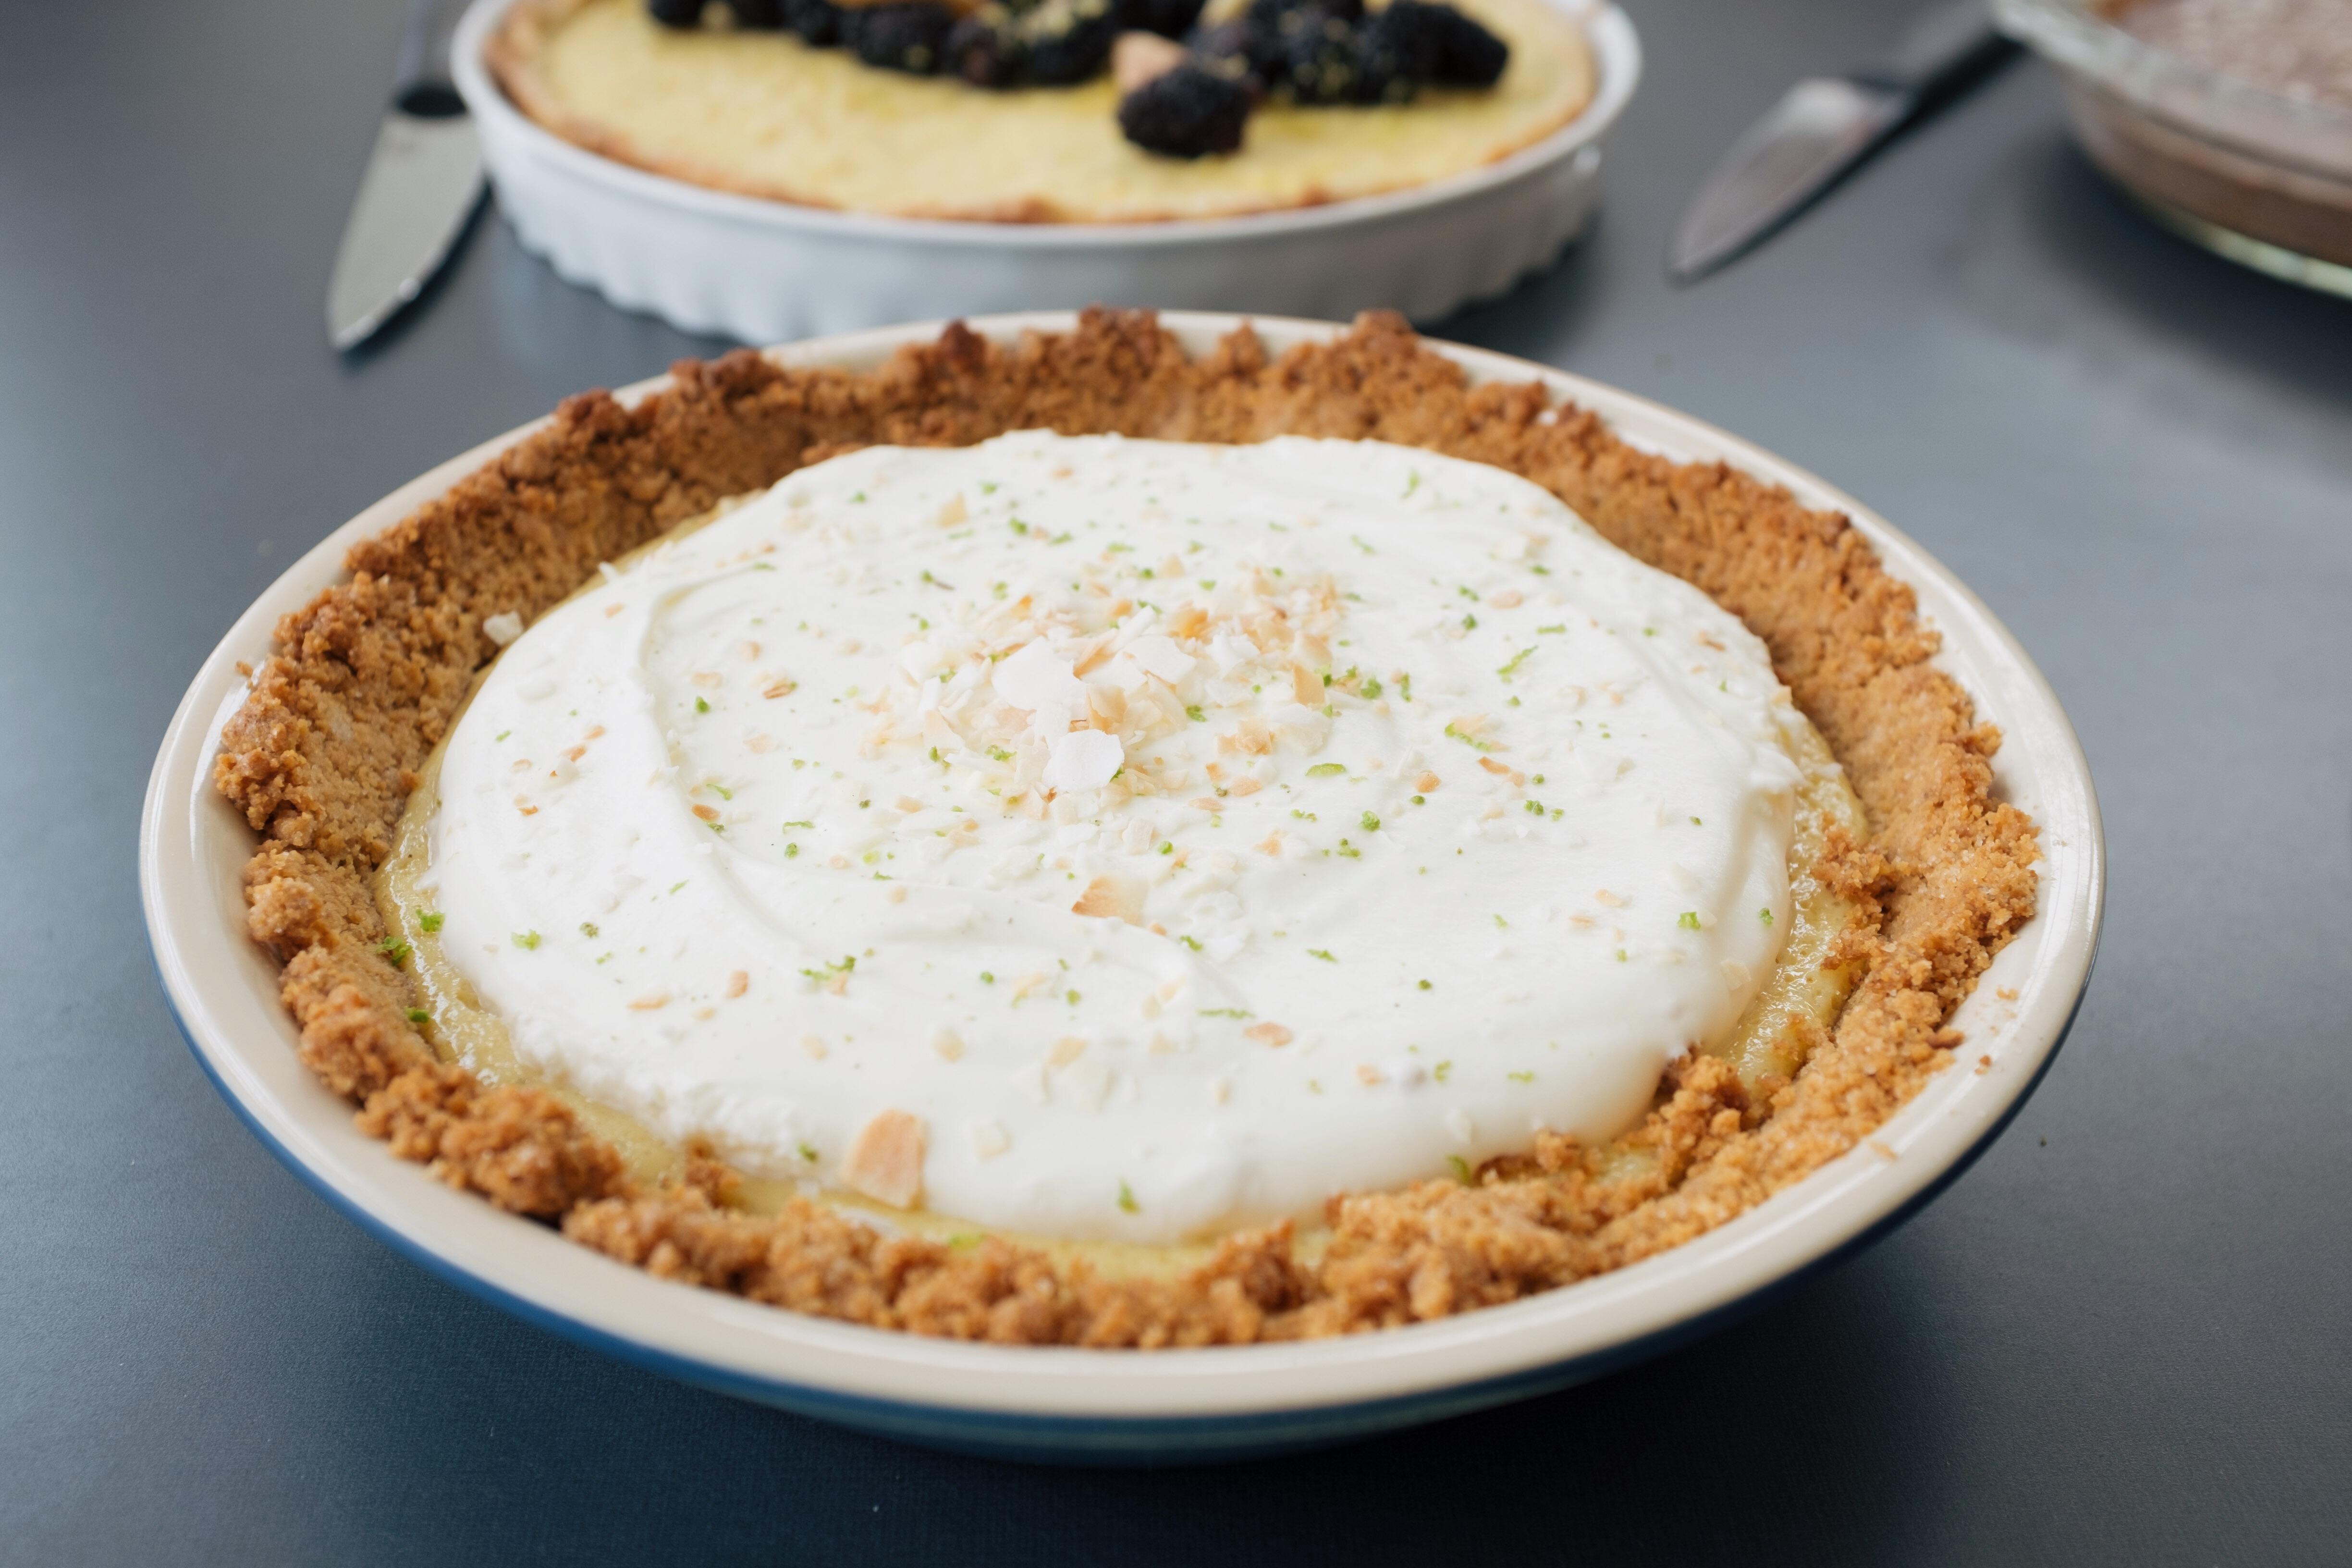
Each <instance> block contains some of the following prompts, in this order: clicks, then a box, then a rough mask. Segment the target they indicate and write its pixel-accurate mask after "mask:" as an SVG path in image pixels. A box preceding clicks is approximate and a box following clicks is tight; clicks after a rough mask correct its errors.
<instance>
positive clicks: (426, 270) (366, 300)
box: [327, 0, 483, 349]
mask: <svg viewBox="0 0 2352 1568" xmlns="http://www.w3.org/2000/svg"><path fill="white" fill-rule="evenodd" d="M455 9H456V7H455V6H445V5H440V4H438V3H437V0H416V5H415V8H414V10H413V11H412V12H411V15H410V18H409V29H408V36H407V37H406V38H405V40H404V43H403V46H402V50H401V68H400V72H399V86H398V88H397V89H396V90H395V92H394V98H393V102H392V107H391V108H390V109H389V110H387V111H386V112H385V114H384V117H383V124H382V125H381V126H379V127H378V128H377V131H376V136H375V150H374V151H373V153H370V154H369V156H368V165H367V173H366V174H364V175H362V177H361V180H360V189H359V195H358V196H357V197H356V198H354V200H353V201H352V215H351V216H350V218H349V219H348V220H346V222H345V224H344V226H343V239H342V244H341V247H340V248H338V249H337V251H336V253H335V270H334V275H333V277H332V279H331V281H330V282H329V283H328V286H327V336H328V338H329V339H330V340H331V342H333V343H334V345H335V347H336V348H337V349H352V348H356V347H358V346H359V345H360V344H361V343H362V342H366V341H367V340H368V339H369V338H370V337H372V336H373V335H374V333H375V332H376V331H377V329H379V328H381V327H382V326H383V324H384V323H385V322H386V321H390V320H391V319H392V318H393V317H394V315H396V314H397V313H399V311H400V310H401V308H402V307H403V306H404V305H406V304H407V303H408V302H409V301H410V300H414V299H415V298H416V296H417V295H418V294H419V293H420V292H422V291H423V289H424V288H425V284H426V283H428V282H430V281H431V280H432V279H433V275H434V274H435V273H436V272H437V271H439V270H440V268H441V267H442V264H443V263H444V262H446V260H447V259H448V258H449V255H450V252H451V251H452V250H453V249H454V248H455V247H456V246H457V240H458V238H459V237H461V236H462V235H463V234H464V233H465V232H466V224H467V219H469V218H471V217H472V216H473V213H474V207H475V205H476V204H478V202H479V201H480V200H481V196H482V188H483V179H482V144H481V140H480V138H479V137H478V135H477V134H476V132H475V130H474V122H473V121H472V119H471V118H470V117H469V116H468V115H467V113H466V106H465V103H464V101H463V100H460V99H459V98H458V97H457V92H456V90H455V89H452V88H451V87H450V86H449V85H448V82H447V79H446V67H447V59H448V35H447V29H446V26H444V25H443V19H444V18H449V19H454V12H455Z"/></svg>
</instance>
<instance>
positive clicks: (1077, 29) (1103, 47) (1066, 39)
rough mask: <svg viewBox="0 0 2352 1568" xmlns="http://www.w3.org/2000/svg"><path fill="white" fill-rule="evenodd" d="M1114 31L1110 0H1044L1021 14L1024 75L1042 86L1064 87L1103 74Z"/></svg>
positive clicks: (1114, 14)
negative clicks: (1025, 55) (1024, 53)
mask: <svg viewBox="0 0 2352 1568" xmlns="http://www.w3.org/2000/svg"><path fill="white" fill-rule="evenodd" d="M1118 33H1119V17H1118V11H1117V10H1116V9H1115V8H1114V7H1113V6H1112V5H1111V3H1110V0H1044V3H1043V4H1042V5H1036V6H1034V7H1033V8H1031V9H1030V10H1028V11H1026V12H1024V13H1023V14H1022V16H1021V41H1022V43H1023V44H1024V46H1025V47H1026V48H1027V51H1028V58H1027V62H1026V71H1027V76H1028V79H1029V80H1030V81H1032V82H1034V83H1036V84H1037V85H1038V86H1040V87H1068V86H1071V85H1073V84H1075V83H1077V82H1082V81H1086V80H1088V79H1091V78H1094V77H1097V76H1099V75H1101V74H1102V69H1103V67H1105V66H1106V65H1108V64H1109V63H1110V47H1111V45H1113V44H1115V43H1117V42H1118Z"/></svg>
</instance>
